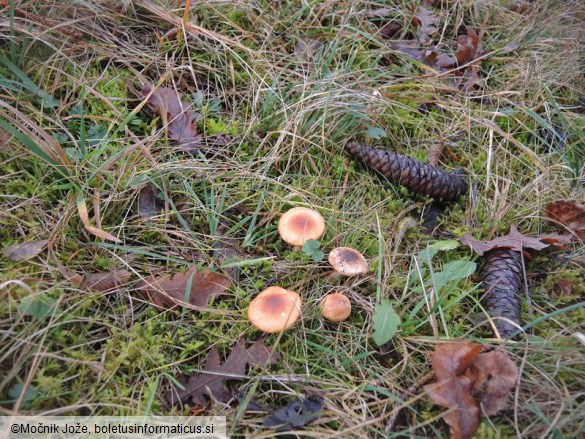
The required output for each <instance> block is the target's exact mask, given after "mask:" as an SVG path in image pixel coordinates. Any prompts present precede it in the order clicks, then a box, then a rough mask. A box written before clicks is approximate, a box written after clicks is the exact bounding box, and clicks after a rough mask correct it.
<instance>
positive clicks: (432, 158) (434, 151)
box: [427, 141, 445, 166]
mask: <svg viewBox="0 0 585 439" xmlns="http://www.w3.org/2000/svg"><path fill="white" fill-rule="evenodd" d="M444 150H445V144H444V143H443V142H440V141H437V142H433V144H432V145H431V146H430V147H429V151H428V152H427V159H428V161H429V163H430V164H431V165H433V166H439V161H440V160H441V157H442V155H443V151H444Z"/></svg>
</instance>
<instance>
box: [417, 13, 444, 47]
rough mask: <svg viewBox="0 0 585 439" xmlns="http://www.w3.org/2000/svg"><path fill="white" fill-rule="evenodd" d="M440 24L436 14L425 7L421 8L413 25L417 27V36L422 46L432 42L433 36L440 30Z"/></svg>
mask: <svg viewBox="0 0 585 439" xmlns="http://www.w3.org/2000/svg"><path fill="white" fill-rule="evenodd" d="M438 23H439V18H438V17H437V16H436V15H435V13H434V12H433V11H431V10H430V9H427V8H425V7H424V6H419V7H418V8H417V9H416V12H415V13H414V17H413V18H412V24H414V25H415V26H416V27H417V29H416V36H417V38H418V40H419V41H420V42H421V43H422V44H427V43H430V42H431V41H432V38H433V35H434V34H436V33H437V30H439V29H438V28H437V24H438Z"/></svg>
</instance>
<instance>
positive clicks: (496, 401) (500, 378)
mask: <svg viewBox="0 0 585 439" xmlns="http://www.w3.org/2000/svg"><path fill="white" fill-rule="evenodd" d="M466 374H467V375H468V376H469V377H471V378H472V379H473V380H474V381H475V384H474V386H473V394H474V396H475V397H476V399H477V400H478V401H479V407H480V408H481V411H482V413H483V414H484V415H485V416H494V415H496V414H497V413H499V412H500V411H501V410H503V409H504V408H506V405H507V404H508V397H509V396H510V393H511V391H512V389H514V387H515V386H516V380H517V379H518V368H517V367H516V364H515V363H514V362H513V361H512V360H511V359H510V357H509V356H508V354H507V353H505V352H499V351H491V352H487V353H484V354H479V356H478V357H477V358H476V360H475V361H474V362H473V365H472V366H471V368H470V369H469V370H467V371H466Z"/></svg>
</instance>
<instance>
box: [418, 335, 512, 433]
mask: <svg viewBox="0 0 585 439" xmlns="http://www.w3.org/2000/svg"><path fill="white" fill-rule="evenodd" d="M481 350H482V346H481V345H477V344H473V343H469V342H463V343H447V344H440V345H437V346H436V347H435V351H434V352H431V353H429V357H430V360H431V364H432V367H433V372H434V373H435V376H436V378H437V381H436V382H435V383H433V384H428V385H426V386H424V389H425V392H426V393H427V394H428V395H429V397H430V398H431V399H432V400H433V402H435V403H436V404H439V405H441V406H443V407H447V408H448V409H450V410H449V413H447V415H445V422H446V423H447V424H448V425H449V427H451V437H452V438H455V439H467V438H471V437H472V436H473V435H474V433H475V432H476V431H477V428H478V427H479V418H480V413H483V414H484V415H486V416H493V415H495V414H497V413H498V412H499V411H501V410H502V409H504V408H505V407H506V404H507V400H508V397H509V394H510V393H511V391H512V389H513V388H514V387H515V385H516V380H517V378H518V369H517V367H516V365H515V364H514V362H513V361H512V360H511V359H510V358H509V357H508V355H507V354H506V353H505V352H498V351H492V352H488V353H484V354H480V352H481Z"/></svg>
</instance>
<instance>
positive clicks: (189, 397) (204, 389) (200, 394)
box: [166, 337, 280, 406]
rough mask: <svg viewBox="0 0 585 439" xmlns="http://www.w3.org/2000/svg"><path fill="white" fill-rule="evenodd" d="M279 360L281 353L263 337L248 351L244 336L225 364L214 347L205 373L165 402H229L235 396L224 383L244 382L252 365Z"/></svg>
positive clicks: (261, 364) (175, 391)
mask: <svg viewBox="0 0 585 439" xmlns="http://www.w3.org/2000/svg"><path fill="white" fill-rule="evenodd" d="M279 359H280V356H279V355H278V353H276V352H275V353H271V351H270V350H269V349H268V348H267V347H266V346H265V345H264V339H263V338H260V339H258V340H256V342H255V343H254V344H253V345H252V346H250V347H249V348H248V349H246V340H245V339H244V337H241V338H240V339H239V340H238V342H237V343H236V346H235V347H234V349H233V350H232V352H231V353H230V354H229V355H228V357H227V358H226V360H225V362H224V363H223V364H221V360H220V357H219V351H218V349H217V348H216V347H215V346H214V347H213V348H212V349H211V352H210V353H209V355H208V356H207V358H206V360H205V367H204V368H203V371H202V372H201V373H199V372H196V373H194V374H193V375H191V377H190V378H189V380H188V381H187V383H186V385H185V389H184V390H177V389H175V390H172V391H170V392H169V393H168V394H167V397H166V399H167V401H168V402H169V404H171V405H172V406H174V405H176V404H178V403H179V402H182V403H187V404H189V403H190V402H193V403H195V404H199V405H205V404H206V402H207V400H206V398H207V397H208V398H212V399H216V400H218V401H221V402H224V403H227V402H229V401H230V400H231V399H232V397H233V395H232V392H230V391H229V390H228V389H227V388H226V387H224V385H223V382H224V381H227V380H238V381H241V380H243V379H245V378H246V369H247V368H248V367H249V366H256V365H259V366H265V365H267V364H268V362H270V364H276V363H277V362H278V361H279Z"/></svg>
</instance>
